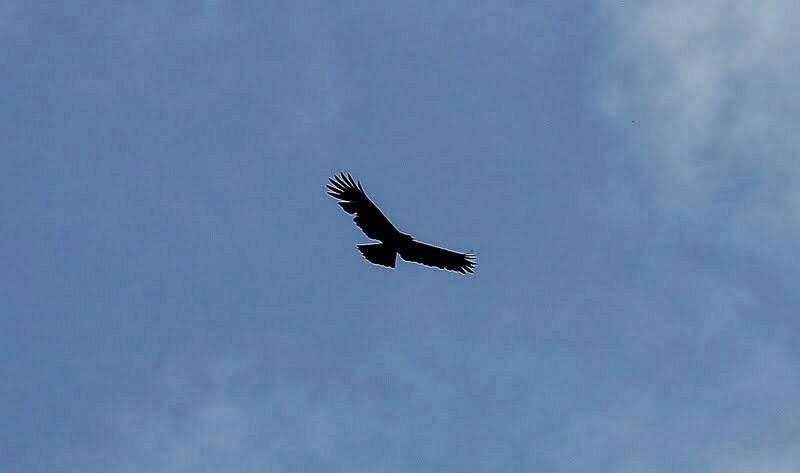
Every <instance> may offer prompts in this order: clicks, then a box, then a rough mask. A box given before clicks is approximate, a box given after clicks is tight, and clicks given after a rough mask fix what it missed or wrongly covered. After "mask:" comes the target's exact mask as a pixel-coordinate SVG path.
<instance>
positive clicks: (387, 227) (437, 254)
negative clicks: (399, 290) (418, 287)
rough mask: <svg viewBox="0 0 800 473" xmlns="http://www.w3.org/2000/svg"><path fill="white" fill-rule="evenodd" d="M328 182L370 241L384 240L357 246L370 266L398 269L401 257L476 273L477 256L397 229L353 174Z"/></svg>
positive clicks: (330, 192) (340, 202)
mask: <svg viewBox="0 0 800 473" xmlns="http://www.w3.org/2000/svg"><path fill="white" fill-rule="evenodd" d="M328 181H329V183H328V184H326V187H327V189H328V192H327V193H328V195H330V196H331V197H333V198H334V199H336V200H337V201H338V202H337V203H338V204H339V205H340V206H341V207H342V209H344V211H345V212H347V213H348V214H350V215H353V221H354V222H355V224H356V225H357V226H358V227H359V228H360V229H361V231H363V232H364V234H365V235H366V236H367V237H368V238H371V239H373V240H378V241H380V243H370V244H362V245H356V247H357V248H358V250H359V251H360V252H361V254H362V255H363V256H364V258H366V260H367V261H369V262H370V263H373V264H376V265H381V266H386V267H388V268H394V267H395V261H396V259H397V255H400V258H402V259H403V260H405V261H409V262H412V263H418V264H422V265H425V266H431V267H436V268H440V269H444V270H448V271H456V272H459V273H462V274H467V273H470V274H472V273H474V272H475V267H476V266H477V261H476V256H475V255H474V254H472V253H459V252H456V251H452V250H448V249H445V248H440V247H438V246H433V245H429V244H427V243H423V242H420V241H417V240H415V239H414V237H413V236H411V235H409V234H406V233H403V232H401V231H400V230H398V229H397V228H395V226H394V225H392V222H390V221H389V219H388V218H386V216H385V215H383V212H381V210H380V209H379V208H378V206H376V205H375V204H374V203H373V202H372V201H371V200H370V199H369V197H367V193H366V192H365V191H364V188H363V187H362V186H361V183H360V182H358V181H357V180H355V179H353V177H352V176H351V175H350V173H346V174H345V173H344V172H342V173H339V174H337V175H334V177H332V178H329V179H328Z"/></svg>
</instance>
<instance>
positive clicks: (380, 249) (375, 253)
mask: <svg viewBox="0 0 800 473" xmlns="http://www.w3.org/2000/svg"><path fill="white" fill-rule="evenodd" d="M358 251H360V252H361V254H362V255H364V258H367V261H369V262H370V263H375V264H379V265H381V266H388V267H390V268H394V261H395V258H396V257H397V252H396V251H395V250H394V249H393V248H389V247H388V246H386V245H384V244H383V243H375V244H372V245H358Z"/></svg>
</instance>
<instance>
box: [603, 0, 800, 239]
mask: <svg viewBox="0 0 800 473" xmlns="http://www.w3.org/2000/svg"><path fill="white" fill-rule="evenodd" d="M605 6H606V12H607V13H608V19H609V21H610V24H611V25H612V31H613V34H614V39H615V40H614V42H613V43H612V44H613V46H612V55H611V57H610V58H608V59H610V62H609V64H611V67H610V68H609V70H608V76H607V78H608V82H607V88H606V90H605V93H604V94H603V95H602V97H603V99H602V103H603V107H604V108H605V110H606V112H607V113H608V114H609V116H611V117H613V118H614V119H617V120H619V122H620V123H625V124H629V123H630V122H631V120H635V121H636V122H637V124H638V125H636V126H631V129H630V130H629V131H626V136H632V137H634V138H633V140H632V141H633V142H634V143H638V146H636V145H634V146H632V147H631V148H629V149H628V150H627V152H626V154H627V157H628V158H630V159H631V160H634V161H636V162H637V166H639V167H640V169H642V170H643V171H644V173H645V174H646V175H647V176H648V179H649V180H650V183H651V185H653V186H654V188H655V193H654V196H655V198H656V200H657V205H658V206H659V207H660V208H661V209H662V210H665V211H668V212H670V213H672V214H677V215H681V216H682V217H686V218H689V219H691V220H695V221H701V222H706V223H707V222H709V221H714V223H721V224H722V225H723V226H724V227H725V228H726V231H727V232H730V238H731V239H736V240H737V241H738V243H740V244H745V245H751V244H753V243H754V240H759V239H760V240H762V241H763V240H764V239H765V238H766V239H768V240H772V241H775V240H780V239H783V240H784V241H783V244H786V243H787V241H789V240H790V239H792V238H793V237H794V236H797V235H798V233H800V199H799V197H800V166H797V156H796V150H797V149H798V145H800V139H798V137H797V134H796V132H795V131H794V128H795V127H794V122H795V117H796V113H797V110H798V109H800V95H798V94H797V91H796V84H797V82H798V80H800V57H798V55H797V54H793V53H792V51H793V49H794V48H795V47H796V45H797V44H798V43H800V7H798V5H797V4H796V2H791V1H780V0H773V1H768V2H754V1H746V2H736V1H729V0H708V1H704V2H694V3H692V4H691V5H689V4H686V3H682V2H648V3H643V4H631V3H627V2H626V3H624V4H620V3H619V2H607V3H606V5H605Z"/></svg>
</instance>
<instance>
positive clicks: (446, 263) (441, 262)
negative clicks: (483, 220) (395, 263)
mask: <svg viewBox="0 0 800 473" xmlns="http://www.w3.org/2000/svg"><path fill="white" fill-rule="evenodd" d="M398 254H399V255H400V257H401V258H403V259H404V260H406V261H411V262H414V263H419V264H424V265H425V266H436V267H437V268H442V269H447V270H450V271H458V272H459V273H464V274H466V273H473V272H475V266H476V265H477V262H476V261H475V255H473V254H470V253H457V252H455V251H450V250H446V249H444V248H439V247H437V246H433V245H428V244H427V243H421V242H418V241H412V242H411V243H409V244H408V245H404V246H403V247H402V248H401V249H400V250H399V251H398Z"/></svg>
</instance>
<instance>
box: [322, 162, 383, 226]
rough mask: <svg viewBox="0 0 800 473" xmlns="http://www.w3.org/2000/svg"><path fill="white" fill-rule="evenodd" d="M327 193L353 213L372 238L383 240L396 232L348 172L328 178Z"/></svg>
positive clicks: (348, 211) (355, 219) (354, 218)
mask: <svg viewBox="0 0 800 473" xmlns="http://www.w3.org/2000/svg"><path fill="white" fill-rule="evenodd" d="M329 180H330V182H331V183H330V184H327V186H326V187H327V188H328V195H330V196H331V197H333V198H335V199H338V200H339V202H338V204H339V205H341V206H342V208H343V209H344V211H345V212H347V213H349V214H350V215H355V217H353V221H354V222H355V223H356V225H358V227H359V228H360V229H361V230H362V231H363V232H364V234H366V235H367V236H368V237H369V238H372V239H373V240H384V239H386V238H387V237H389V236H391V235H392V233H398V231H397V229H396V228H394V225H392V222H390V221H389V219H388V218H386V216H385V215H383V213H381V211H380V209H379V208H378V207H377V206H376V205H375V204H373V203H372V201H371V200H369V197H367V194H366V193H365V192H364V188H363V187H361V183H360V182H356V181H355V180H354V179H353V177H352V176H351V175H350V174H345V173H341V174H340V175H338V176H334V177H333V178H331V179H329Z"/></svg>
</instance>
